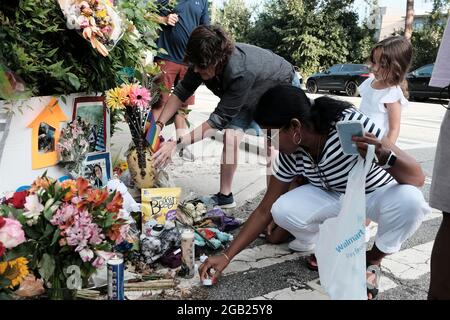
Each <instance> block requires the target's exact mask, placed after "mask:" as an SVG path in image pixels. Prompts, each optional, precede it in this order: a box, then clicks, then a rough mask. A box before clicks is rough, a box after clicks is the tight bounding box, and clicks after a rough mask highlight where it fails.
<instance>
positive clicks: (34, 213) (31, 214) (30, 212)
mask: <svg viewBox="0 0 450 320" xmlns="http://www.w3.org/2000/svg"><path fill="white" fill-rule="evenodd" d="M25 209H26V211H25V212H24V214H23V216H24V217H25V218H27V219H28V221H27V224H28V225H29V226H32V225H33V224H36V223H37V221H38V219H39V216H40V215H41V213H42V211H43V210H44V206H43V205H42V204H41V203H40V202H39V198H38V196H37V195H35V194H32V195H30V196H28V197H26V198H25Z"/></svg>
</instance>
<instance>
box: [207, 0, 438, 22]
mask: <svg viewBox="0 0 450 320" xmlns="http://www.w3.org/2000/svg"><path fill="white" fill-rule="evenodd" d="M215 1H216V3H217V5H220V4H221V3H223V1H224V0H215ZM245 2H246V3H247V4H248V5H254V4H258V3H261V2H263V1H261V0H245ZM378 2H379V4H380V7H388V8H389V11H390V12H391V10H395V11H397V12H399V14H402V13H406V0H379V1H378ZM432 2H433V1H432V0H415V1H414V10H415V13H416V14H423V13H425V12H429V11H431V9H432ZM354 6H355V8H357V11H358V14H359V16H360V20H363V19H364V16H365V15H366V14H367V4H366V3H365V2H364V0H356V1H355V5H354Z"/></svg>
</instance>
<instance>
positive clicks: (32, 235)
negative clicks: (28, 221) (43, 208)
mask: <svg viewBox="0 0 450 320" xmlns="http://www.w3.org/2000/svg"><path fill="white" fill-rule="evenodd" d="M23 230H24V231H25V235H26V237H27V238H29V239H33V240H38V239H39V238H40V237H41V235H42V232H39V231H36V230H35V229H34V228H31V227H29V226H26V225H24V226H23Z"/></svg>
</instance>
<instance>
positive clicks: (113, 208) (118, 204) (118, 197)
mask: <svg viewBox="0 0 450 320" xmlns="http://www.w3.org/2000/svg"><path fill="white" fill-rule="evenodd" d="M122 206H123V197H122V194H121V193H120V192H116V194H115V195H114V198H113V199H112V200H111V202H110V203H108V204H107V205H106V210H108V211H109V212H115V213H118V212H119V211H120V209H122Z"/></svg>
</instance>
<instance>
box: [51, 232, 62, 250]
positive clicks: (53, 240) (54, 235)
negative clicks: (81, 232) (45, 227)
mask: <svg viewBox="0 0 450 320" xmlns="http://www.w3.org/2000/svg"><path fill="white" fill-rule="evenodd" d="M60 234H61V231H60V230H59V229H56V230H55V233H54V234H53V238H52V242H51V243H50V246H52V245H54V244H55V243H56V241H58V239H59V236H60Z"/></svg>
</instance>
